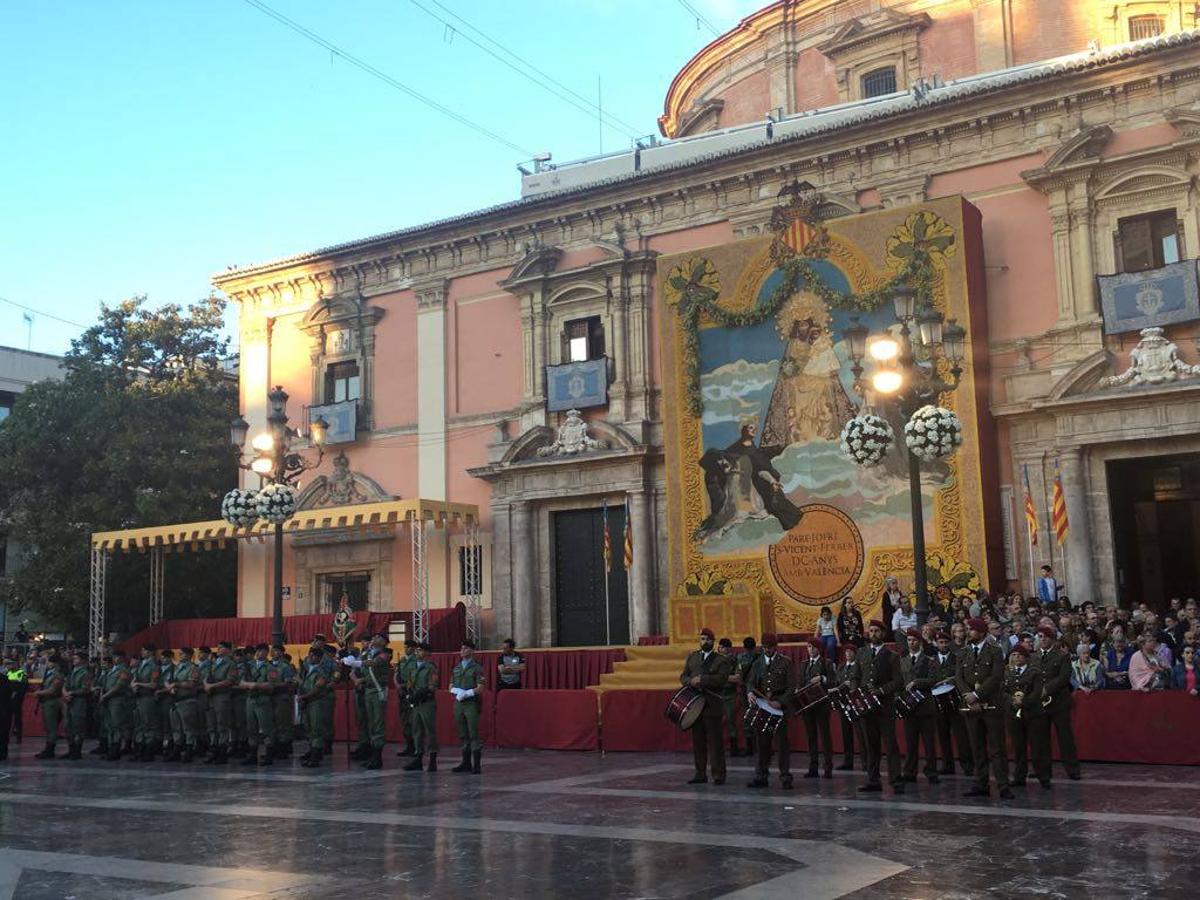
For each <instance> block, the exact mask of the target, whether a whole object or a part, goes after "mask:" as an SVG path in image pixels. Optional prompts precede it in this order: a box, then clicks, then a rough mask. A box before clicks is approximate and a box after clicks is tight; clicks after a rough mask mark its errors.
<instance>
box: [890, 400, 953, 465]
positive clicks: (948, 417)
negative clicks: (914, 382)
mask: <svg viewBox="0 0 1200 900" xmlns="http://www.w3.org/2000/svg"><path fill="white" fill-rule="evenodd" d="M962 441H963V435H962V422H960V421H959V420H958V416H956V415H955V414H954V413H953V411H951V410H949V409H946V408H945V407H943V406H922V407H921V408H920V409H918V410H917V411H916V412H915V413H913V414H912V418H911V419H909V420H908V424H906V425H905V426H904V442H905V443H906V444H907V445H908V449H909V450H911V451H912V452H913V455H914V456H916V457H917V458H918V459H923V460H925V461H926V462H931V461H933V460H935V459H938V458H940V457H943V456H948V455H949V454H951V453H953V452H954V448H955V447H958V446H961V444H962Z"/></svg>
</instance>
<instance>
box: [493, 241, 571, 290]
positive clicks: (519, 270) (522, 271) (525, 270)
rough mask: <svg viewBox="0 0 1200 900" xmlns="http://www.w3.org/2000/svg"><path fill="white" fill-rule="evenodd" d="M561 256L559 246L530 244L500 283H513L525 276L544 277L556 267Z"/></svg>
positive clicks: (522, 279) (561, 252)
mask: <svg viewBox="0 0 1200 900" xmlns="http://www.w3.org/2000/svg"><path fill="white" fill-rule="evenodd" d="M562 256H563V251H562V248H560V247H544V246H541V245H533V246H530V247H529V248H528V249H527V250H526V251H525V255H524V256H522V257H521V260H520V261H519V262H518V263H517V264H516V265H515V266H513V268H512V272H510V273H509V275H508V278H506V279H504V281H503V282H502V284H514V283H516V282H518V281H524V280H525V279H527V278H545V277H546V276H547V275H550V274H551V273H553V272H554V270H555V269H557V268H558V263H559V261H560V260H561V259H562Z"/></svg>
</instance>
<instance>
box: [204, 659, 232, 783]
mask: <svg viewBox="0 0 1200 900" xmlns="http://www.w3.org/2000/svg"><path fill="white" fill-rule="evenodd" d="M237 682H238V671H237V663H236V662H235V660H234V656H233V646H232V645H231V644H230V643H229V641H221V643H219V644H218V645H217V658H216V659H214V660H213V664H212V667H211V668H210V669H209V670H208V677H207V678H206V680H205V682H204V693H205V694H207V695H208V702H209V705H210V706H211V707H212V711H213V726H214V729H213V741H212V746H211V747H210V748H209V750H208V756H207V757H205V759H204V761H205V762H206V763H216V764H221V763H225V762H228V761H229V755H230V753H231V752H232V751H233V741H234V733H233V723H234V712H233V707H234V702H235V699H236V698H235V696H234V691H233V688H234V685H236V684H237Z"/></svg>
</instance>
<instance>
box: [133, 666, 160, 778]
mask: <svg viewBox="0 0 1200 900" xmlns="http://www.w3.org/2000/svg"><path fill="white" fill-rule="evenodd" d="M156 652H157V648H156V647H155V646H154V645H153V644H146V645H145V646H143V647H142V658H141V660H140V661H139V662H138V664H137V667H136V668H135V669H134V670H133V696H134V703H135V704H136V706H135V714H134V715H135V719H134V721H135V730H134V736H133V740H134V743H135V744H136V752H135V755H134V757H132V758H134V759H136V760H137V761H138V762H151V761H153V759H154V754H155V753H156V752H157V750H158V747H159V744H161V743H162V733H161V731H160V730H159V718H158V698H157V697H156V696H155V694H156V692H157V691H158V680H159V675H160V672H161V670H160V668H159V664H158V660H157V659H156V658H155V654H156Z"/></svg>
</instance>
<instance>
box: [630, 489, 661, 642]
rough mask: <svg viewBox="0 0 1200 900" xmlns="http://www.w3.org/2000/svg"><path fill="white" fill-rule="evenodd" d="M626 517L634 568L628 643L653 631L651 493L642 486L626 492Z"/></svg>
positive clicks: (631, 576) (631, 585)
mask: <svg viewBox="0 0 1200 900" xmlns="http://www.w3.org/2000/svg"><path fill="white" fill-rule="evenodd" d="M629 520H630V527H631V528H632V530H633V568H632V569H631V570H630V573H629V574H630V579H629V643H631V644H636V643H637V641H638V638H639V637H642V636H643V635H648V634H653V633H654V619H655V615H654V590H653V584H654V542H653V541H652V540H651V539H650V538H651V533H650V532H651V530H652V528H653V524H652V521H651V518H650V495H649V493H648V492H647V491H645V490H639V491H630V492H629Z"/></svg>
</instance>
